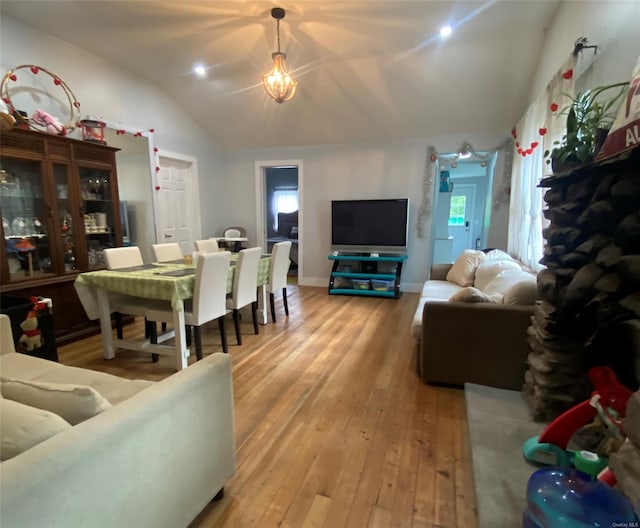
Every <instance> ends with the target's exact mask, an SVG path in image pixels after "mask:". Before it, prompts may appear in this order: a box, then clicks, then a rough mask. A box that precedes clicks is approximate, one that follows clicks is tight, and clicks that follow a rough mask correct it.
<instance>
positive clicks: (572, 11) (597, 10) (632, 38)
mask: <svg viewBox="0 0 640 528" xmlns="http://www.w3.org/2000/svg"><path fill="white" fill-rule="evenodd" d="M638 27H640V2H639V1H638V0H613V1H606V2H605V1H598V2H595V1H589V2H586V1H582V2H577V1H571V0H569V1H565V2H563V3H562V4H561V5H560V7H559V9H558V12H557V13H556V16H555V17H554V20H553V24H552V26H551V28H549V31H548V34H547V38H546V39H545V43H544V47H543V49H542V51H541V55H540V61H539V63H538V68H537V70H536V74H535V77H534V82H533V83H532V87H531V92H530V93H529V101H533V100H534V99H535V98H536V97H537V96H538V95H539V94H540V93H542V91H543V90H544V88H545V86H546V85H547V83H548V82H549V80H550V79H551V77H552V76H553V75H554V74H555V72H556V71H557V70H558V68H560V66H561V65H562V63H563V62H564V61H565V60H566V59H567V57H568V56H569V54H570V53H571V52H572V51H573V45H574V42H575V41H576V39H577V38H578V37H587V38H588V39H589V43H590V44H596V45H597V46H598V51H597V54H596V55H595V62H594V63H593V66H592V67H591V68H590V69H589V71H588V72H586V74H585V75H584V76H583V78H582V79H580V81H579V84H578V87H579V89H585V88H590V87H594V86H599V85H603V84H612V83H616V82H620V81H629V80H630V79H631V71H632V70H633V66H634V64H635V63H636V60H637V59H638V56H640V30H638ZM582 54H583V56H584V58H585V59H589V58H591V57H593V50H585V51H583V52H582ZM523 114H524V111H523Z"/></svg>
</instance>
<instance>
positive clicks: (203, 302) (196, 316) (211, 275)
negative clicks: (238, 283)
mask: <svg viewBox="0 0 640 528" xmlns="http://www.w3.org/2000/svg"><path fill="white" fill-rule="evenodd" d="M230 259H231V253H229V252H228V251H220V252H216V253H204V254H201V255H199V256H198V259H197V262H196V274H195V283H194V286H193V298H192V299H189V300H187V301H185V306H184V320H185V324H186V325H188V326H193V332H194V342H195V347H196V358H197V359H198V360H200V359H202V335H201V331H200V329H201V327H202V325H204V324H205V323H208V322H209V321H213V320H215V319H217V320H218V324H219V327H220V335H221V338H222V350H223V352H227V339H226V333H225V330H224V316H225V315H226V314H227V306H226V296H227V275H228V273H229V262H230ZM147 318H148V319H149V320H150V321H155V322H157V321H161V322H163V323H170V322H172V321H173V309H172V307H171V303H170V302H164V303H162V304H154V305H152V307H151V308H150V309H149V310H148V311H147Z"/></svg>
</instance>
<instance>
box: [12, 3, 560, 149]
mask: <svg viewBox="0 0 640 528" xmlns="http://www.w3.org/2000/svg"><path fill="white" fill-rule="evenodd" d="M276 5H277V6H280V7H283V8H285V9H286V18H285V19H284V20H283V21H282V22H281V26H280V27H281V30H280V32H281V48H282V51H284V52H285V53H286V54H287V57H288V58H287V65H288V67H289V69H290V70H292V72H293V73H294V75H295V76H296V78H297V80H298V84H299V86H298V92H297V93H296V95H295V97H294V98H293V99H292V100H290V101H288V102H285V103H283V104H277V103H276V102H274V101H273V100H271V99H270V98H269V97H268V96H267V95H266V93H265V90H264V88H263V87H262V84H261V79H262V75H263V74H264V73H266V72H267V71H268V70H269V69H270V67H271V53H272V52H273V51H275V49H276V25H275V21H274V20H273V19H272V18H271V15H270V10H271V8H272V7H274V6H276ZM557 6H558V2H557V1H555V0H553V1H541V0H517V1H516V0H511V1H497V0H493V1H485V2H478V1H472V2H458V1H427V0H409V1H403V0H395V1H382V0H367V1H359V0H349V1H347V0H342V1H325V0H308V1H291V2H289V1H286V0H285V1H283V2H281V3H272V2H263V1H241V0H236V1H233V0H216V1H213V0H211V1H208V2H204V1H201V2H192V1H179V2H178V1H173V2H169V1H159V0H137V1H115V0H83V1H66V0H55V1H51V0H49V1H37V0H30V1H24V0H18V1H14V0H2V2H1V3H0V11H1V12H2V13H3V14H6V15H8V16H10V17H13V18H15V19H17V20H20V21H22V22H24V23H25V24H27V25H30V26H32V27H35V28H37V29H39V30H42V31H44V32H47V33H50V34H53V35H54V36H57V37H59V38H61V39H63V40H66V41H68V42H71V43H73V44H75V45H77V46H79V47H81V48H84V49H86V50H88V51H90V52H93V53H95V54H97V55H100V56H103V57H105V58H107V59H109V60H111V61H113V62H115V63H117V64H120V65H122V66H125V67H127V68H129V69H131V70H133V71H136V72H138V73H140V74H141V75H143V76H145V77H147V78H148V79H150V80H151V81H152V82H154V83H156V84H157V85H159V86H161V87H162V88H163V89H164V90H165V91H166V92H168V93H169V94H170V95H171V96H172V97H173V98H174V99H175V100H176V101H177V103H178V104H179V105H180V106H181V107H182V108H183V109H184V110H185V111H186V112H187V113H188V114H190V115H191V117H192V118H193V119H194V120H195V121H196V122H198V123H199V124H200V126H202V128H203V129H204V130H205V131H206V132H207V133H208V134H210V136H211V138H212V139H213V140H214V141H215V142H216V143H218V144H219V145H220V146H222V147H225V148H257V147H275V146H297V145H313V144H327V143H352V142H358V141H368V140H382V141H385V140H395V139H404V138H413V137H427V136H435V135H446V134H462V133H474V132H476V133H477V132H482V131H484V130H487V129H491V130H496V128H498V129H499V128H504V130H505V133H508V130H510V128H511V126H512V125H513V123H514V122H516V121H517V120H518V119H519V117H520V116H521V114H522V113H523V112H524V107H525V105H526V99H527V95H528V93H529V86H530V83H531V81H532V78H533V74H534V71H535V68H536V65H537V61H538V54H539V50H540V49H541V48H542V44H543V42H544V35H545V29H546V28H547V27H548V26H549V24H550V21H551V19H552V17H553V14H554V13H555V10H556V8H557ZM446 24H449V25H450V26H452V28H453V34H452V35H451V36H450V37H449V38H447V39H445V40H443V39H442V38H441V37H440V35H439V30H440V28H441V26H443V25H446ZM196 63H201V64H203V65H205V66H206V68H207V75H206V78H204V79H201V78H198V77H197V76H195V75H194V74H193V72H192V68H193V66H194V65H195V64H196Z"/></svg>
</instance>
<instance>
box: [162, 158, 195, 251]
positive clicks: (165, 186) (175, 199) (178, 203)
mask: <svg viewBox="0 0 640 528" xmlns="http://www.w3.org/2000/svg"><path fill="white" fill-rule="evenodd" d="M158 167H159V170H158V171H157V177H156V185H157V192H156V226H157V232H156V239H157V241H158V243H163V242H178V243H179V244H180V247H181V249H182V252H183V253H184V254H190V253H192V252H193V242H194V241H195V240H196V236H198V235H197V231H198V229H197V228H196V225H197V224H196V221H195V218H194V212H195V210H197V207H194V206H193V204H198V203H199V202H198V199H197V198H196V199H194V198H193V197H192V196H193V194H194V182H195V175H194V172H195V171H194V167H193V164H192V163H191V162H189V161H185V160H181V159H176V158H174V157H167V156H163V155H160V156H159V159H158Z"/></svg>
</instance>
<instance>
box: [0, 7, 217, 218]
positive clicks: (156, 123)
mask: <svg viewBox="0 0 640 528" xmlns="http://www.w3.org/2000/svg"><path fill="white" fill-rule="evenodd" d="M105 45H109V44H108V43H105ZM0 50H1V54H0V67H1V68H2V71H3V72H6V71H8V70H10V69H13V68H15V67H16V66H18V65H21V64H36V65H38V66H42V67H43V68H46V69H47V70H49V71H51V72H53V73H55V74H56V75H58V76H59V77H60V78H61V79H62V80H64V82H65V83H66V84H67V85H68V86H69V87H70V88H71V90H72V91H73V93H74V95H75V96H76V98H77V99H78V101H79V102H80V103H81V116H85V115H87V114H91V115H94V116H97V117H99V118H101V119H104V120H105V121H109V122H113V123H122V124H123V125H126V126H128V127H130V128H133V129H140V130H149V129H151V128H153V129H155V133H154V141H155V146H156V147H158V148H160V149H163V150H168V151H171V152H178V153H181V154H186V155H189V156H193V157H196V158H197V159H198V169H199V176H200V179H199V189H200V203H199V204H198V206H200V209H201V211H202V216H201V219H202V225H203V226H205V225H206V226H209V225H214V226H216V227H220V228H221V227H222V226H223V225H225V224H226V221H225V219H224V216H223V213H222V211H221V208H219V207H212V206H211V203H212V201H213V203H215V200H216V199H219V196H220V195H221V192H220V190H221V185H220V180H221V178H222V173H221V171H220V165H221V163H220V158H221V153H220V152H219V151H218V150H217V149H216V148H215V146H214V145H212V143H211V141H209V140H208V139H207V137H206V135H205V134H204V132H203V131H202V129H201V128H199V127H198V125H197V124H196V123H195V122H194V121H193V120H192V119H191V118H190V117H188V116H187V115H186V114H185V112H184V111H183V110H182V109H181V108H180V107H179V106H178V105H177V104H176V103H175V102H174V101H173V99H171V98H169V97H168V96H167V95H166V93H165V92H164V91H162V88H161V87H157V86H155V85H153V84H152V83H151V82H149V81H147V80H146V79H145V78H144V77H142V76H140V75H138V74H136V73H134V72H132V71H130V70H127V69H125V68H122V67H120V66H117V65H115V64H113V63H111V62H108V61H106V60H105V59H103V58H101V57H99V56H97V55H94V54H92V53H89V52H87V51H85V50H82V49H81V48H78V47H76V46H74V45H72V44H69V43H68V42H65V41H63V40H60V39H57V38H55V37H52V36H51V35H48V34H46V33H42V32H40V31H38V30H35V29H33V28H31V27H29V26H26V25H24V24H22V23H21V22H18V21H17V20H14V19H12V18H10V17H6V16H2V19H1V20H0ZM34 104H35V103H34ZM25 110H27V111H33V110H35V108H32V109H25ZM74 133H75V131H74ZM149 185H150V186H151V187H153V186H154V185H153V183H151V182H149ZM150 207H151V205H150Z"/></svg>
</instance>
